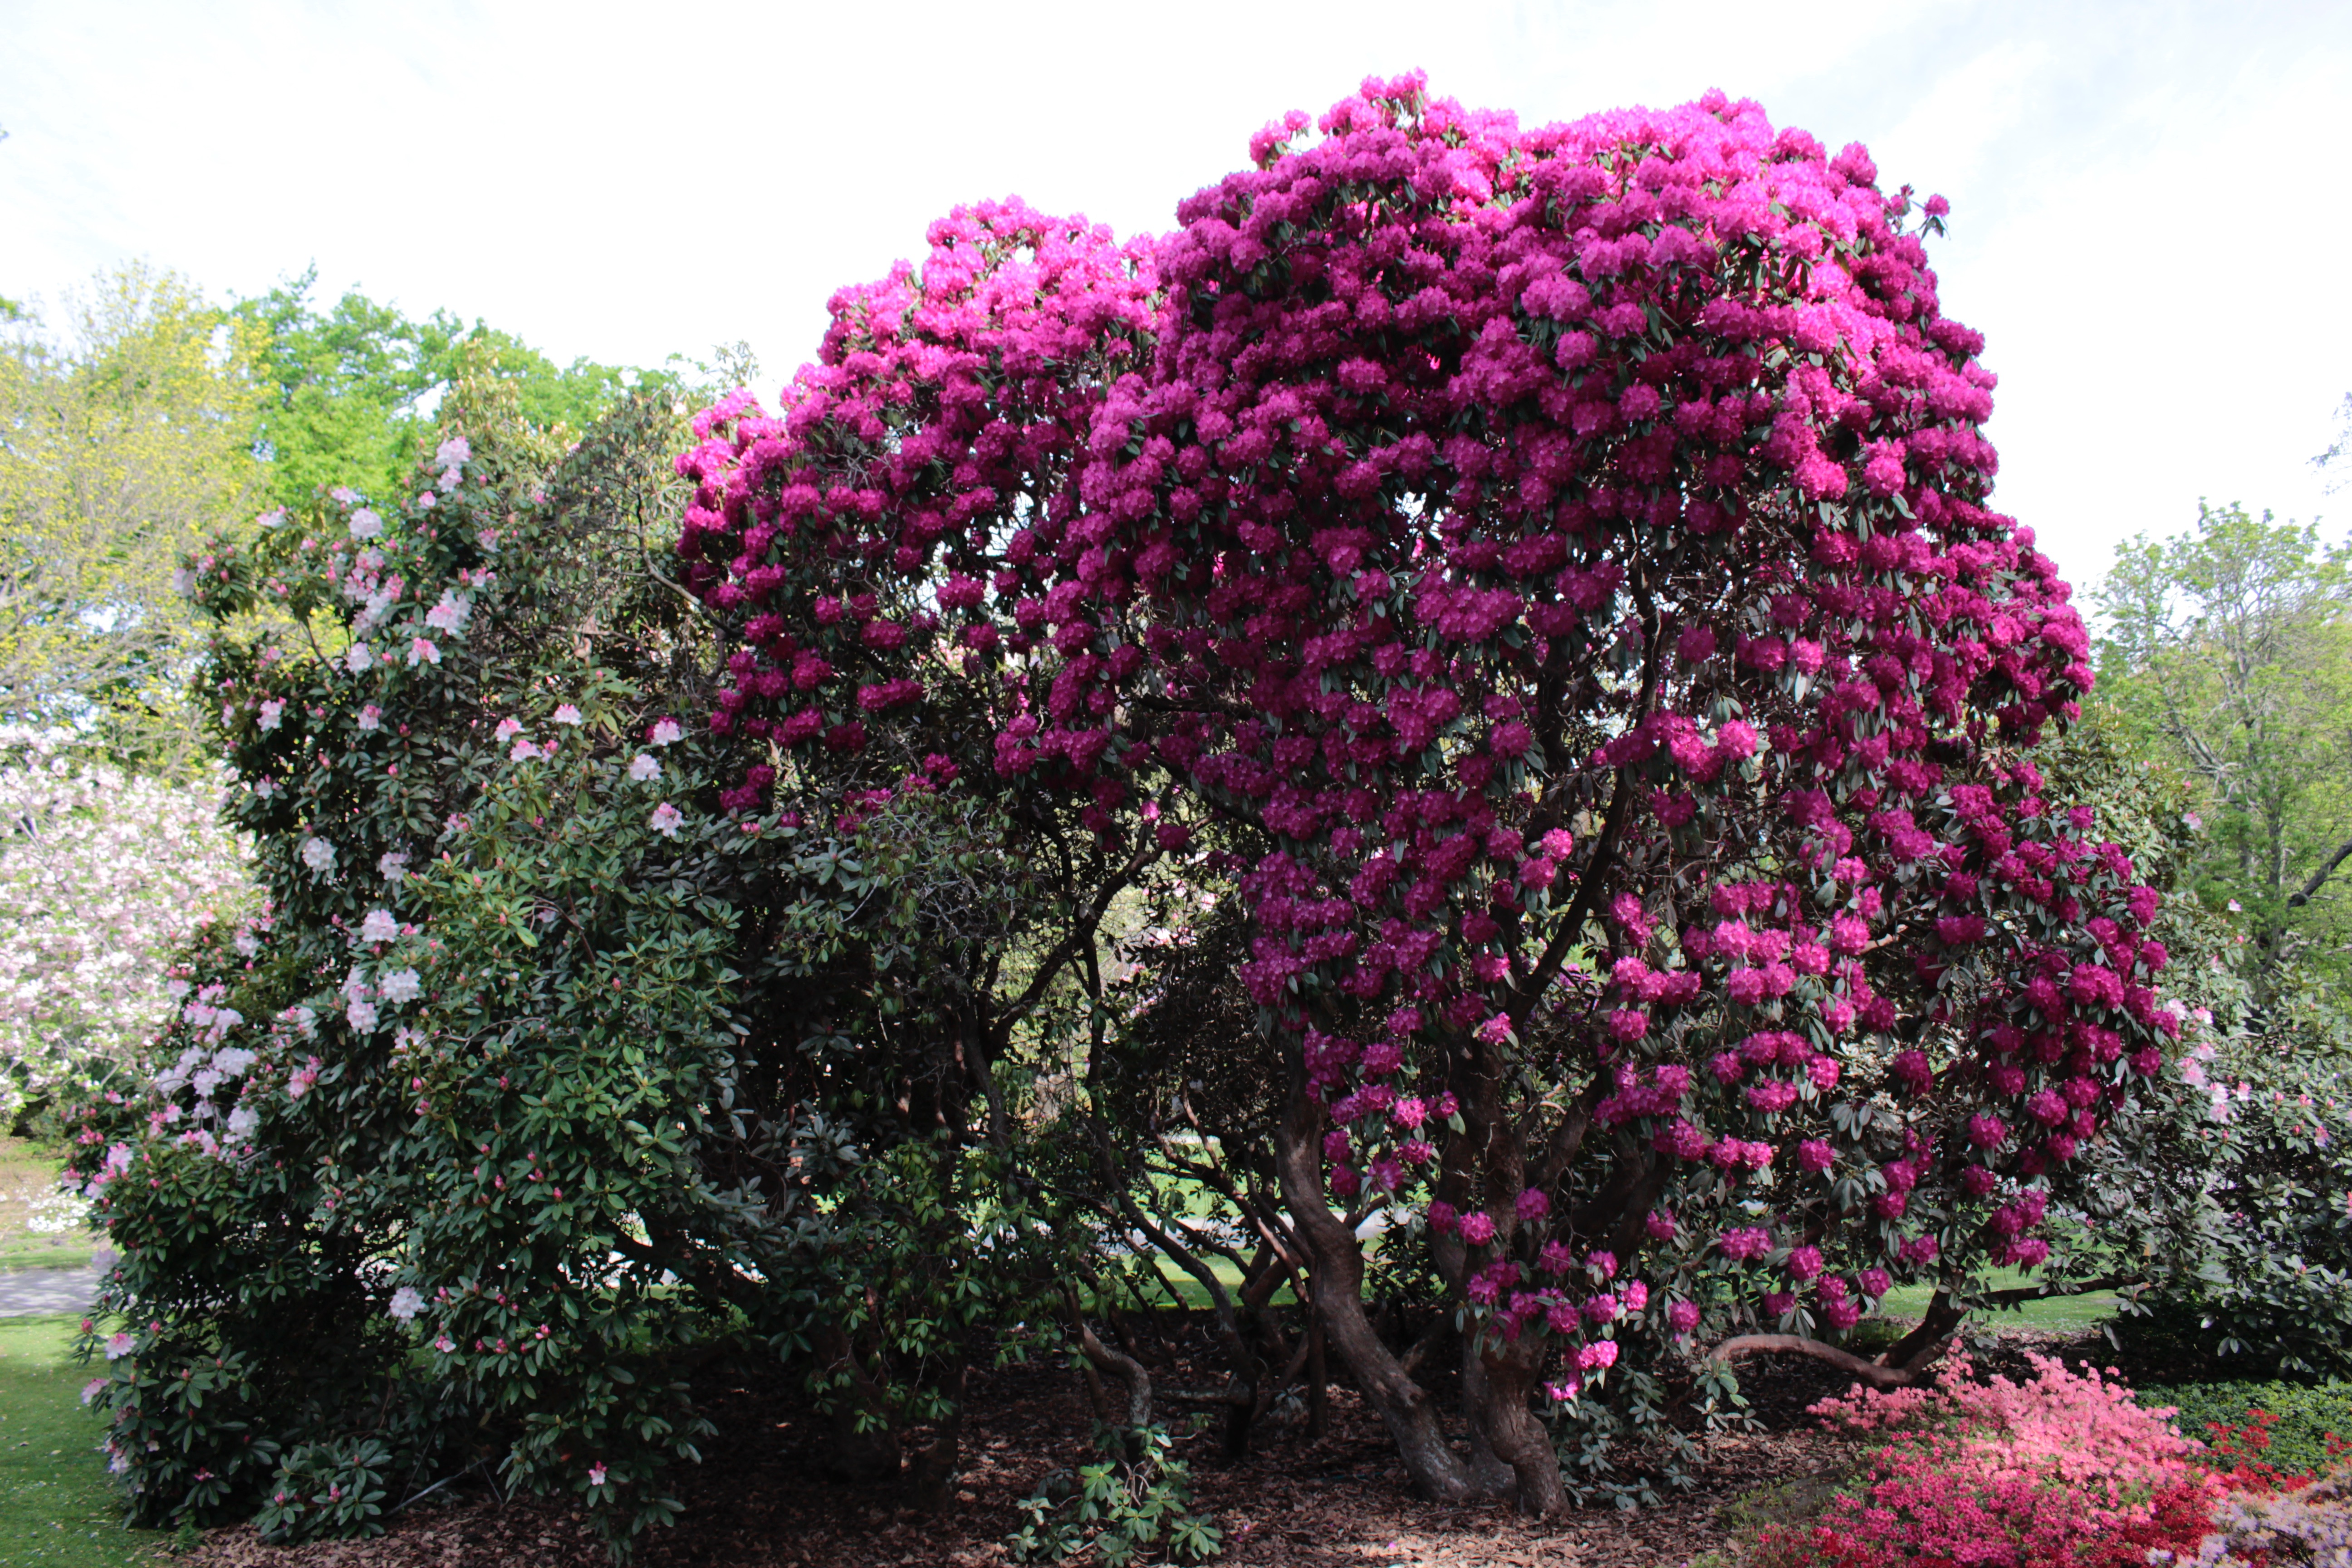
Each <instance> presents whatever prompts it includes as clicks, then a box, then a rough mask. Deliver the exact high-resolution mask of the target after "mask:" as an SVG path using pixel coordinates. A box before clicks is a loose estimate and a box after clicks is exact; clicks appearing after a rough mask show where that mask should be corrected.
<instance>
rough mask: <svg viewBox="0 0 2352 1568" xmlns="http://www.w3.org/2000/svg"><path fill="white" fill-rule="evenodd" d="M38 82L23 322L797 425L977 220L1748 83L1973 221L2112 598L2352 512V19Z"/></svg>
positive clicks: (1316, 43) (1460, 34) (1978, 286)
mask: <svg viewBox="0 0 2352 1568" xmlns="http://www.w3.org/2000/svg"><path fill="white" fill-rule="evenodd" d="M0 40H5V42H0V126H4V127H5V129H6V130H7V131H8V132H9V133H10V134H9V139H8V140H7V141H6V142H0V294H5V295H7V296H10V297H13V298H17V299H23V298H25V297H26V296H27V295H31V296H37V297H49V298H54V297H55V296H56V295H57V294H58V292H59V291H60V290H62V289H69V288H71V287H73V286H74V285H75V284H77V283H78V282H79V281H80V280H82V279H87V278H88V277H89V275H90V274H91V273H93V272H94V271H96V270H98V269H100V268H105V267H108V266H111V265H113V264H115V263H117V262H119V261H121V260H123V259H125V258H132V257H143V258H148V259H149V260H151V261H152V262H154V263H156V264H158V265H161V266H165V267H170V268H175V269H177V270H179V271H180V272H182V273H183V274H184V275H186V276H187V277H189V278H190V279H193V280H194V281H195V282H197V283H198V284H200V285H202V286H203V287H205V289H208V290H210V291H211V292H213V293H214V294H215V296H219V295H224V294H229V293H238V292H252V291H258V290H260V289H266V288H268V286H269V285H270V284H271V283H273V282H274V281H275V280H277V279H278V278H279V277H281V276H283V275H285V274H288V273H290V272H296V271H299V270H300V269H301V268H303V267H304V266H305V265H306V264H308V263H310V262H312V261H315V262H316V263H317V264H318V267H319V270H320V285H321V288H320V294H321V296H322V297H324V298H331V297H332V295H333V293H334V292H337V291H340V290H341V289H342V288H344V287H346V286H352V285H356V286H359V287H362V288H364V289H367V290H368V291H369V292H370V293H372V294H373V295H375V296H376V297H378V298H380V299H386V300H393V301H394V302H396V303H398V304H399V305H400V306H402V307H403V308H404V309H405V310H410V311H412V312H418V313H422V312H426V311H430V310H434V309H436V308H443V307H446V308H447V309H449V310H454V311H456V312H457V313H458V314H459V315H461V316H464V317H467V318H468V319H471V318H474V317H480V318H483V319H486V320H487V321H489V322H491V323H492V324H494V325H496V326H499V327H502V328H504V329H506V330H508V331H512V332H515V333H517V334H518V335H520V336H521V337H522V338H524V339H526V340H527V341H529V342H533V343H535V344H537V345H539V346H541V347H542V348H544V349H545V350H547V351H548V352H549V353H551V354H553V355H555V356H556V357H557V358H559V359H569V358H571V357H572V356H573V355H576V354H586V355H589V356H591V357H593V358H595V359H599V360H604V361H608V362H623V363H658V362H659V361H661V360H662V359H663V358H664V357H665V356H667V354H669V353H673V352H684V353H689V354H693V355H698V356H699V355H703V354H706V353H708V351H709V348H710V347H711V346H712V345H713V344H715V343H718V342H731V341H733V340H735V339H739V338H740V339H748V340H749V341H750V342H751V345H752V347H753V348H754V349H755V350H756V351H757V353H758V354H759V356H760V361H761V367H762V375H761V392H762V394H763V395H772V393H773V391H774V389H775V384H777V383H778V382H780V381H781V380H782V379H783V377H784V376H785V375H786V374H788V373H789V372H790V371H791V370H792V369H793V366H795V365H797V364H798V363H801V362H802V361H803V360H805V359H807V358H809V357H811V355H812V354H813V353H814V349H815V345H816V341H817V337H818V335H819V333H820V331H822V328H823V324H824V301H825V299H826V297H827V296H828V295H829V294H830V293H831V292H832V291H833V290H834V289H835V288H838V287H840V286H841V285H843V284H845V283H851V282H856V281H861V280H864V279H869V278H872V277H875V276H877V275H879V274H880V273H881V272H882V271H883V270H885V269H886V268H887V266H888V265H889V263H890V261H891V260H892V259H893V258H898V257H915V256H919V254H920V253H921V251H922V248H923V246H922V233H923V229H924V226H925V225H926V224H927V222H928V221H929V219H930V218H931V217H932V216H936V215H938V214H940V213H942V212H944V211H945V210H947V208H948V207H950V205H954V204H955V203H957V202H959V201H965V200H971V199H973V198H977V197H983V196H990V195H1004V194H1006V193H1008V192H1010V193H1017V194H1019V195H1023V196H1024V197H1026V198H1027V199H1028V200H1030V201H1031V202H1033V203H1034V204H1036V205H1038V206H1040V207H1042V208H1045V210H1047V211H1080V212H1084V213H1086V214H1087V216H1091V217H1094V218H1097V219H1099V220H1102V221H1106V222H1108V223H1110V224H1111V225H1113V226H1115V227H1117V228H1118V230H1119V231H1120V232H1121V233H1128V232H1132V231H1135V230H1139V229H1142V230H1155V231H1156V230H1160V229H1164V228H1166V227H1168V226H1171V223H1172V222H1173V213H1174V207H1175V204H1176V202H1177V201H1178V200H1179V199H1180V198H1181V197H1182V196H1183V195H1187V194H1189V193H1191V192H1192V191H1193V190H1195V189H1197V188H1199V187H1200V186H1202V185H1205V184H1212V183H1213V182H1214V181H1215V180H1216V179H1218V178H1219V177H1221V176H1222V175H1223V174H1225V173H1226V172H1228V171H1229V170H1231V169H1234V168H1235V167H1238V166H1240V164H1241V163H1243V162H1244V160H1245V158H1246V155H1247V154H1246V143H1247V139H1248V136H1249V134H1250V132H1252V131H1254V130H1255V129H1256V128H1257V127H1258V126H1259V125H1260V124H1262V123H1264V122H1265V121H1267V120H1269V119H1272V118H1275V117H1276V116H1277V115H1279V114H1280V113H1281V112H1282V111H1283V110H1286V109H1291V108H1300V109H1306V110H1311V111H1320V110H1322V109H1323V108H1325V107H1326V106H1328V104H1329V103H1330V102H1331V101H1332V100H1335V99H1337V98H1339V97H1340V96H1342V95H1343V94H1344V93H1345V92H1346V91H1348V90H1349V89H1350V88H1351V87H1352V86H1353V85H1354V84H1355V83H1356V82H1357V81H1358V80H1359V79H1361V78H1362V77H1363V76H1364V75H1366V74H1367V73H1370V72H1379V73H1381V74H1383V75H1386V74H1390V73H1391V72H1394V71H1398V70H1402V69H1405V68H1410V67H1413V66H1421V67H1423V68H1426V69H1427V70H1428V71H1429V73H1430V76H1431V79H1432V86H1433V89H1435V90H1437V91H1439V92H1441V93H1444V94H1445V95H1448V96H1452V97H1454V98H1458V99H1461V100H1464V101H1465V102H1468V103H1473V104H1482V105H1489V106H1498V107H1507V108H1511V109H1515V110H1517V111H1518V112H1519V114H1520V117H1521V118H1522V120H1524V121H1530V122H1535V121H1546V120H1553V119H1564V118H1570V117H1573V116H1576V115H1579V114H1582V113H1586V112H1589V111H1591V110H1600V109H1604V108H1609V107H1612V106H1615V105H1618V104H1623V103H1634V102H1646V103H1671V102H1678V101H1681V100H1686V99H1689V98H1692V97H1695V96H1696V95H1697V94H1698V93H1700V92H1702V91H1704V90H1705V89H1707V88H1709V87H1721V88H1723V89H1725V90H1727V91H1728V92H1730V93H1732V94H1733V95H1735V96H1745V97H1752V98H1755V99H1758V100H1760V101H1761V102H1762V103H1763V104H1764V106H1765V108H1766V109H1767V110H1768V111H1769V113H1770V114H1771V115H1772V117H1773V119H1774V120H1775V121H1777V122H1779V123H1781V124H1795V125H1801V126H1803V127H1805V128H1806V129H1807V130H1809V131H1811V132H1813V133H1814V134H1815V135H1816V136H1818V137H1819V138H1820V139H1821V140H1822V141H1823V142H1826V143H1828V144H1829V145H1830V146H1832V148H1834V147H1837V146H1840V145H1843V143H1845V142H1849V141H1860V142H1865V143H1866V144H1868V146H1869V147H1870V149H1871V151H1872V153H1873V154H1874V156H1875V157H1876V159H1877V161H1878V164H1879V168H1880V170H1881V178H1882V181H1883V182H1885V184H1889V185H1890V186H1891V185H1893V184H1901V183H1904V182H1906V181H1907V182H1909V183H1911V184H1915V185H1916V186H1917V187H1919V189H1920V191H1921V192H1922V193H1923V194H1925V193H1927V192H1931V191H1940V192H1942V193H1943V194H1944V195H1947V196H1948V197H1949V198H1950V199H1951V202H1952V206H1953V214H1952V222H1953V230H1954V232H1953V234H1952V237H1950V238H1949V239H1948V240H1947V241H1945V242H1943V243H1942V244H1941V246H1940V247H1937V249H1936V251H1935V255H1936V258H1937V268H1938V271H1939V272H1940V274H1941V276H1942V279H1943V298H1944V301H1945V306H1946V309H1947V310H1948V311H1949V312H1950V313H1951V314H1953V315H1956V316H1958V317H1959V318H1960V319H1961V320H1963V321H1968V322H1969V323H1970V324H1971V325H1973V326H1976V327H1978V328H1979V329H1981V330H1982V331H1984V332H1985V333H1986V334H1987V336H1988V337H1989V339H1990V346H1989V348H1988V350H1987V353H1986V359H1987V361H1988V363H1990V365H1991V366H1992V367H1993V368H1994V369H1995V370H1997V371H1998V372H1999V373H2000V377H2001V384H2000V391H1999V393H1998V394H1997V400H1998V412H1997V414H1996V415H1995V417H1994V422H1993V426H1992V436H1993V438H1994V440H1995V441H1996V442H1997V444H1998V445H1999V446H2000V451H2001V456H2002V461H2003V468H2002V477H2001V480H2000V492H1999V500H2000V504H2001V505H2002V506H2003V508H2004V509H2005V510H2009V511H2011V513H2013V514H2014V515H2016V516H2017V517H2019V518H2020V519H2021V521H2025V522H2027V523H2030V524H2032V526H2033V527H2034V528H2035V529H2036V530H2037V531H2039V533H2040V535H2041V537H2042V543H2043V546H2044V547H2045V548H2046V549H2048V550H2050V552H2052V553H2053V554H2054V555H2055V556H2056V557H2057V558H2058V560H2059V561H2060V563H2062V564H2063V566H2064V568H2065V569H2066V572H2067V574H2068V575H2069V576H2070V577H2071V578H2072V579H2073V580H2074V581H2075V582H2077V583H2078V584H2088V583H2091V582H2094V581H2095V580H2096V578H2097V577H2098V576H2099V575H2100V574H2102V572H2103V571H2104V570H2105V566H2106V563H2107V562H2108V560H2109V559H2110V558H2111V555H2112V552H2113V549H2114V546H2115V544H2116V542H2117V541H2118V540H2120V539H2122V538H2125V537H2127V536H2129V535H2130V534H2133V533H2135V532H2138V531H2142V530H2147V531H2157V532H2170V531H2176V530H2178V529H2179V528H2181V527H2184V526H2186V525H2187V523H2188V522H2189V521H2191V520H2192V519H2193V517H2194V515H2195V506H2196V501H2197V498H2198V497H2200V496H2207V497H2210V498H2212V499H2214V500H2232V499H2235V500H2244V501H2245V502H2247V503H2248V504H2249V505H2251V506H2254V507H2263V506H2268V507H2271V508H2273V509H2275V510H2278V511H2279V512H2280V513H2282V514H2284V515H2295V516H2302V517H2309V516H2311V515H2313V514H2314V513H2315V512H2318V511H2320V510H2323V507H2324V506H2325V504H2326V502H2325V500H2324V499H2323V496H2322V493H2321V490H2322V479H2323V476H2321V475H2319V474H2318V473H2316V472H2315V470H2314V469H2313V468H2311V467H2310V465H2309V462H2308V459H2309V458H2310V457H2311V456H2312V455H2313V454H2314V453H2315V452H2317V451H2319V450H2320V449H2321V448H2322V447H2325V446H2326V444H2327V441H2328V439H2329V435H2330V431H2331V429H2332V426H2333V414H2334V410H2335V408H2336V404H2337V403H2338V402H2339V400H2341V399H2342V398H2343V397H2344V395H2346V393H2347V391H2352V353H2347V350H2352V315H2347V310H2346V307H2345V302H2344V285H2345V283H2346V281H2347V279H2346V278H2345V272H2346V258H2347V256H2352V202H2347V201H2346V200H2345V198H2344V195H2343V189H2342V187H2343V185H2344V184H2345V175H2344V167H2345V161H2346V153H2345V149H2346V147H2347V132H2346V128H2345V115H2346V112H2347V110H2352V6H2346V5H2340V4H2339V5H2322V4H2272V5H2263V4H2247V3H2244V0H2241V3H2239V4H2233V5H2221V4H2207V5H2181V4H2163V3H2159V0H2132V3H2119V0H2117V3H2110V4H2105V5H2067V4H2058V3H2044V4H1985V5H1962V4H1928V3H1925V0H1879V3H1874V4H1853V5H1839V4H1820V5H1803V4H1795V3H1784V4H1781V5H1762V4H1759V3H1757V0H1742V3H1740V4H1736V5H1733V4H1716V3H1714V0H1685V3H1682V4H1677V5H1608V4H1568V3H1560V4H1552V5H1538V4H1529V5H1499V4H1496V5H1478V4H1472V3H1469V0H1454V3H1453V4H1436V3H1432V0H1423V3H1422V4H1419V5H1410V6H1407V5H1396V4H1392V3H1391V0H1353V3H1349V4H1345V5H1288V4H1284V3H1283V0H1254V3H1246V4H1234V3H1230V0H1200V3H1187V4H1179V5H1159V6H1152V7H1148V8H1147V7H1141V6H1135V5H1124V6H1122V5H1108V4H1103V3H1100V0H1097V3H1094V4H1085V5H1046V4H1035V3H1026V0H1024V3H1013V0H1003V3H999V4H993V5H971V4H967V5H930V4H923V3H916V0H898V3H895V4H890V5H872V4H868V5H846V4H840V3H834V4H826V5H811V4H804V3H797V0H785V3H774V4H764V5H763V4H752V5H708V6H693V7H687V6H680V7H677V8H676V9H674V10H673V9H670V8H667V7H659V8H656V7H655V6H652V5H634V6H625V7H624V6H606V5H593V4H585V3H581V4H568V5H525V4H491V5H465V4H457V3H451V0H401V3H399V4H396V5H336V4H314V5H272V4H262V3H254V0H205V4H202V5H193V4H188V3H186V0H178V3H171V4H163V3H150V4H133V3H124V0H73V3H71V4H60V3H58V0H0ZM2336 506H2337V508H2338V510H2352V493H2347V495H2346V496H2343V497H2338V498H2336ZM2328 531H2329V532H2330V533H2331V534H2336V533H2340V532H2341V531H2342V530H2341V528H2340V526H2338V525H2336V524H2335V523H2334V522H2333V521H2332V520H2331V523H2330V526H2329V529H2328Z"/></svg>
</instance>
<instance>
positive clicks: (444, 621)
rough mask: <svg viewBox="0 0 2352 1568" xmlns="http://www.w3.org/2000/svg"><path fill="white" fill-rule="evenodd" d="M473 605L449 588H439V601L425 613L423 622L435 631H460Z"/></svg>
mask: <svg viewBox="0 0 2352 1568" xmlns="http://www.w3.org/2000/svg"><path fill="white" fill-rule="evenodd" d="M473 613H474V606H473V605H469V604H467V602H466V601H465V600H463V599H461V598H459V597H458V596H457V591H456V590H455V589H451V588H444V589H442V590H441V602H440V603H439V604H436V605H434V606H433V607H432V608H431V609H430V610H428V611H426V612H425V625H426V626H431V627H432V628H433V629H434V630H435V631H436V632H462V631H464V630H465V629H466V621H467V617H469V616H472V615H473Z"/></svg>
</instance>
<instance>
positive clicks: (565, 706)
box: [555, 702, 581, 724]
mask: <svg viewBox="0 0 2352 1568" xmlns="http://www.w3.org/2000/svg"><path fill="white" fill-rule="evenodd" d="M555 721H556V722H557V723H559V724H577V723H579V722H580V721H581V719H580V710H579V709H577V708H574V707H573V706H572V704H571V703H569V702H564V703H559V704H558V705H557V707H556V710H555Z"/></svg>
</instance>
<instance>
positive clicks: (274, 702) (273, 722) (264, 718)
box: [260, 697, 286, 730]
mask: <svg viewBox="0 0 2352 1568" xmlns="http://www.w3.org/2000/svg"><path fill="white" fill-rule="evenodd" d="M285 717H286V704H285V702H284V701H283V700H280V699H278V698H275V697H273V698H271V699H270V700H268V701H267V702H265V703H263V704H262V705H261V720H260V723H261V727H262V728H263V729H265V730H275V729H276V728H278V724H279V723H280V722H281V721H283V720H284V719H285Z"/></svg>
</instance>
